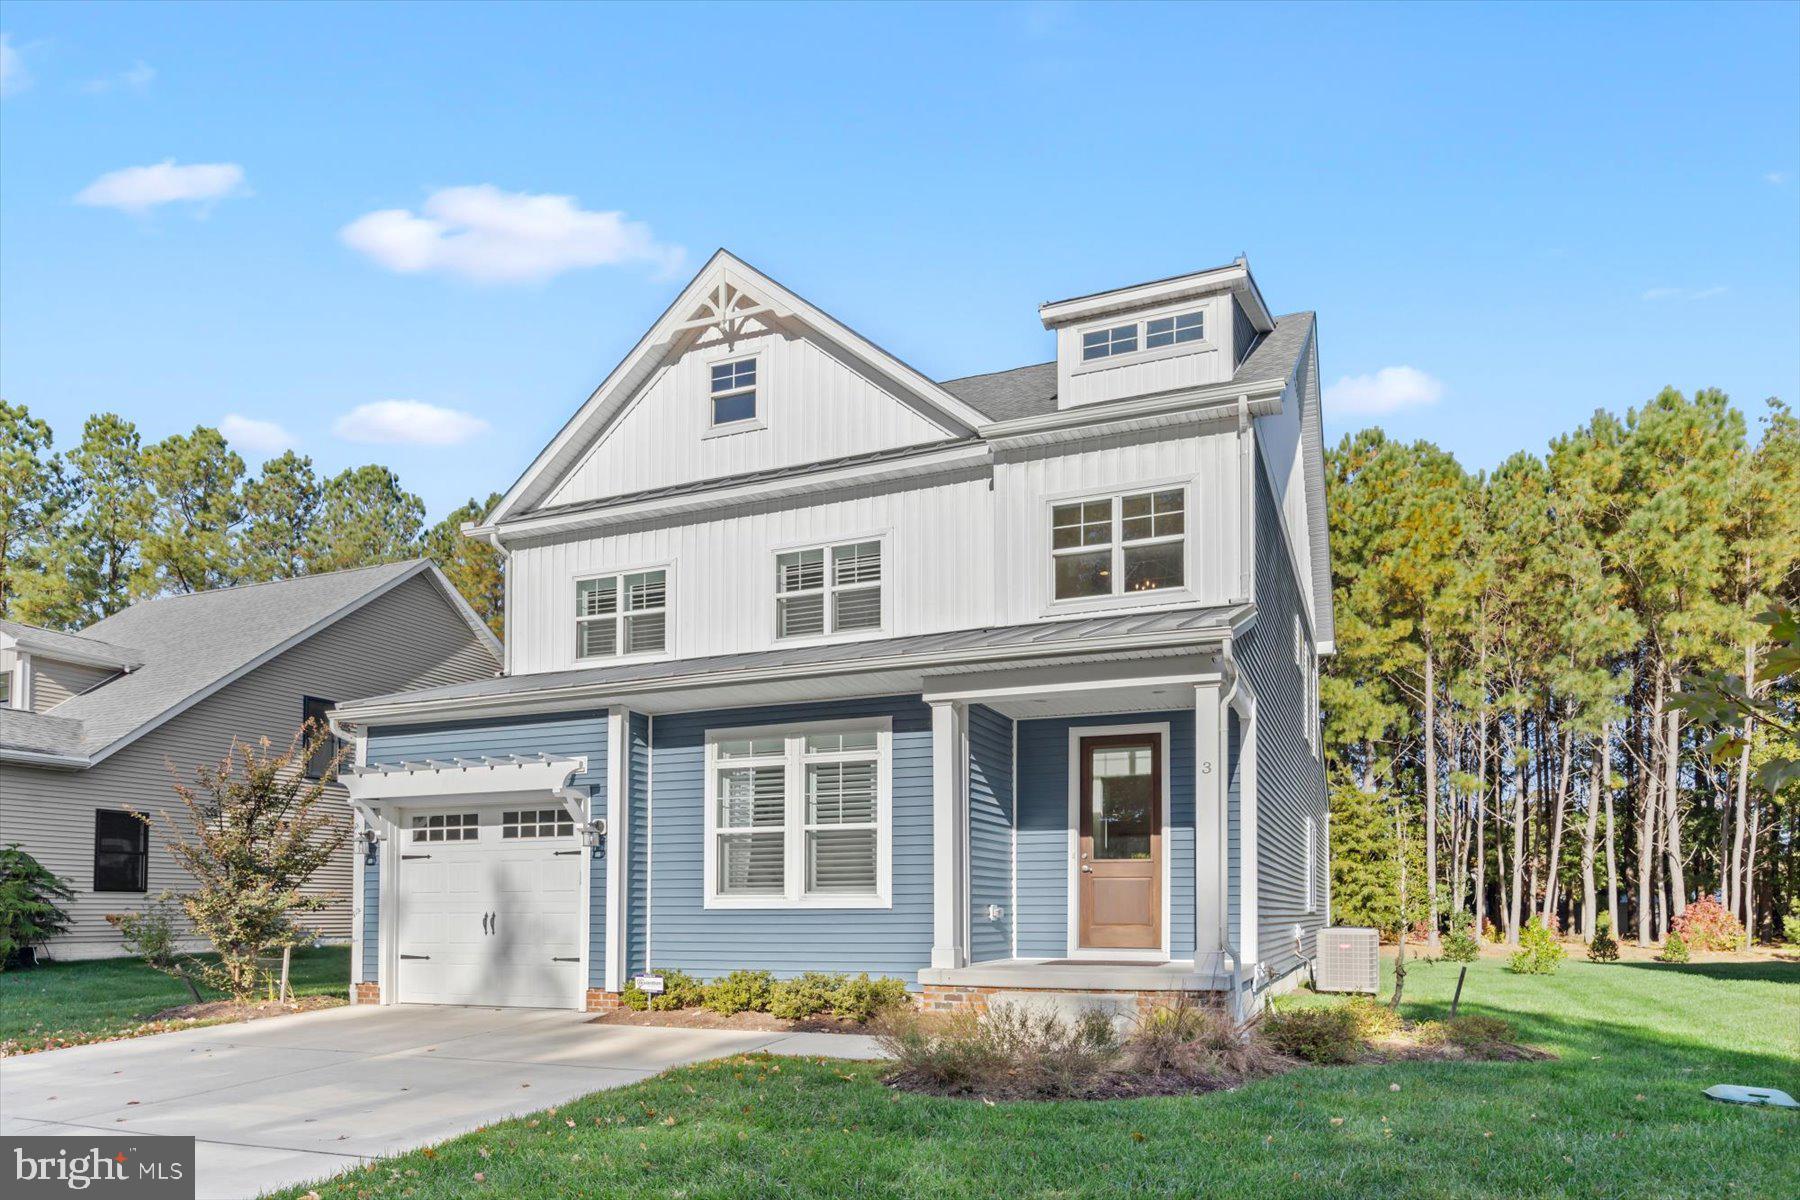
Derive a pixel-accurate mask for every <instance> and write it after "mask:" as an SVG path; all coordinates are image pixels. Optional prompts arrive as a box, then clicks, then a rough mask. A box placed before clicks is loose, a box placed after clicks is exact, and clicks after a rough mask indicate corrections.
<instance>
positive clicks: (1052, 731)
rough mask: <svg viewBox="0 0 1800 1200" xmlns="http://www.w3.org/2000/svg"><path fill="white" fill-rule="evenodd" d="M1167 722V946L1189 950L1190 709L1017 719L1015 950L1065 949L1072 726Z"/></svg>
mask: <svg viewBox="0 0 1800 1200" xmlns="http://www.w3.org/2000/svg"><path fill="white" fill-rule="evenodd" d="M1162 722H1167V723H1168V725H1169V827H1168V828H1167V829H1166V830H1164V837H1163V843H1164V848H1165V852H1166V853H1167V854H1168V855H1169V856H1170V857H1169V951H1170V954H1171V956H1172V957H1175V958H1191V957H1193V954H1194V714H1193V713H1192V712H1191V711H1187V712H1182V711H1176V712H1160V713H1118V714H1115V715H1111V716H1099V717H1059V718H1053V719H1047V720H1041V721H1020V722H1019V750H1018V754H1019V762H1018V771H1019V796H1018V811H1019V816H1018V864H1017V871H1018V892H1019V900H1018V911H1017V912H1016V913H1015V914H1014V920H1015V921H1016V922H1017V923H1018V944H1019V955H1020V957H1023V958H1058V957H1061V956H1062V955H1064V954H1066V953H1068V949H1069V842H1070V838H1069V730H1070V729H1071V728H1072V727H1075V726H1090V725H1149V724H1158V723H1162Z"/></svg>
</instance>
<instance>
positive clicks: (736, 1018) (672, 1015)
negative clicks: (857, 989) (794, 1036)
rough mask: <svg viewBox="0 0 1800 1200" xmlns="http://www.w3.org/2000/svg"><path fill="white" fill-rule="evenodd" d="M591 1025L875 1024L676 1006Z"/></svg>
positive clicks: (846, 1027)
mask: <svg viewBox="0 0 1800 1200" xmlns="http://www.w3.org/2000/svg"><path fill="white" fill-rule="evenodd" d="M588 1024H590V1025H650V1026H655V1027H658V1028H665V1029H747V1030H752V1031H758V1032H764V1033H869V1032H872V1030H871V1027H870V1026H868V1025H864V1024H861V1023H859V1022H856V1021H841V1020H839V1019H838V1018H836V1017H828V1016H824V1015H820V1016H816V1017H807V1018H806V1019H805V1020H803V1021H787V1020H783V1019H782V1018H780V1017H776V1016H771V1015H769V1014H768V1013H764V1012H741V1013H733V1014H732V1015H731V1016H729V1017H727V1016H724V1015H722V1014H720V1013H716V1012H714V1011H712V1010H711V1009H710V1008H673V1009H667V1010H665V1011H662V1012H655V1011H650V1010H646V1011H644V1012H638V1011H636V1010H635V1009H630V1008H619V1009H614V1010H613V1011H612V1012H608V1013H601V1014H600V1015H599V1016H597V1017H595V1018H593V1019H592V1020H590V1021H589V1022H588Z"/></svg>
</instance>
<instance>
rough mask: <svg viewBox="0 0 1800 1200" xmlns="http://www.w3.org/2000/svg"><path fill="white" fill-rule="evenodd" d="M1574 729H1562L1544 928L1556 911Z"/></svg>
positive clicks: (1546, 878)
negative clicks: (1560, 760) (1561, 750)
mask: <svg viewBox="0 0 1800 1200" xmlns="http://www.w3.org/2000/svg"><path fill="white" fill-rule="evenodd" d="M1574 759H1575V730H1574V728H1573V727H1572V726H1571V727H1570V728H1568V729H1565V730H1564V731H1563V752H1562V769H1561V770H1560V771H1558V772H1557V776H1556V823H1555V825H1554V827H1553V828H1552V830H1551V833H1550V857H1549V859H1548V860H1547V861H1546V862H1545V864H1544V908H1543V913H1542V916H1543V920H1544V926H1545V928H1549V926H1550V917H1551V915H1552V914H1553V913H1555V911H1556V885H1557V883H1558V878H1557V876H1558V868H1559V867H1560V866H1561V865H1562V835H1563V814H1564V811H1565V810H1566V809H1567V808H1568V806H1569V772H1570V771H1571V770H1573V769H1574V765H1575V763H1574Z"/></svg>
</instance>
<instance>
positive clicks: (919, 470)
mask: <svg viewBox="0 0 1800 1200" xmlns="http://www.w3.org/2000/svg"><path fill="white" fill-rule="evenodd" d="M991 453H992V452H991V451H990V449H989V448H988V447H987V446H985V445H983V444H981V443H980V442H959V443H957V444H955V445H953V446H949V447H946V448H944V449H942V450H938V451H935V452H926V453H923V454H919V455H915V456H910V457H906V458H896V459H891V460H889V461H886V462H880V463H862V464H855V465H851V466H844V467H836V468H832V469H829V470H824V471H816V472H809V473H807V474H804V475H790V476H784V477H782V478H780V479H764V480H758V481H756V482H753V483H743V484H737V485H735V486H731V487H721V488H713V489H708V490H706V491H699V492H687V493H683V494H680V495H672V496H658V497H655V498H653V499H648V500H640V501H636V502H633V503H629V504H614V505H607V506H605V507H603V508H594V509H586V510H578V511H571V512H567V513H547V514H544V515H541V516H525V517H521V518H519V519H518V520H516V521H508V522H505V523H504V524H496V525H486V526H481V527H478V528H475V529H473V530H471V531H470V533H471V535H472V536H475V537H483V538H485V537H488V536H490V535H491V536H493V537H494V538H496V539H498V540H499V541H501V542H505V541H507V540H509V539H512V540H517V539H521V538H528V537H543V536H546V535H554V534H560V533H569V532H573V531H575V530H585V529H602V528H605V527H606V526H608V525H622V524H629V523H632V522H637V521H643V520H647V519H652V518H656V517H668V516H675V515H681V514H688V513H697V512H706V511H709V510H712V509H726V510H728V509H736V508H739V507H741V506H742V505H745V504H750V503H755V502H757V501H762V500H774V499H780V498H781V497H784V496H804V495H813V494H817V493H820V492H828V491H835V490H838V489H840V488H854V487H861V486H864V485H865V484H870V483H881V482H884V481H890V480H896V479H913V478H925V477H927V476H931V475H938V474H943V473H945V472H949V471H956V470H961V469H963V468H966V467H970V466H974V465H979V464H985V463H986V462H987V461H988V459H989V458H990V456H991Z"/></svg>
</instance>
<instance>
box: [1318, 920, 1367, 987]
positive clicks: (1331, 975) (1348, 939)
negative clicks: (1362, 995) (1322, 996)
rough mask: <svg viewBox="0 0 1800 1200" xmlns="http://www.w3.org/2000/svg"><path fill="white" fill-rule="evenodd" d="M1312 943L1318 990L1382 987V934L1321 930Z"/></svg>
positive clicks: (1339, 927) (1350, 928)
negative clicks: (1314, 951)
mask: <svg viewBox="0 0 1800 1200" xmlns="http://www.w3.org/2000/svg"><path fill="white" fill-rule="evenodd" d="M1317 937H1318V941H1317V942H1316V943H1315V944H1314V945H1315V949H1316V954H1315V957H1314V959H1313V985H1314V986H1315V987H1316V988H1318V990H1319V991H1321V992H1367V993H1368V994H1369V995H1371V996H1373V995H1375V994H1376V993H1377V992H1378V991H1380V990H1381V935H1380V934H1378V933H1377V932H1376V931H1375V930H1373V929H1359V928H1355V927H1350V926H1338V927H1335V928H1331V929H1321V930H1319V932H1318V934H1317Z"/></svg>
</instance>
